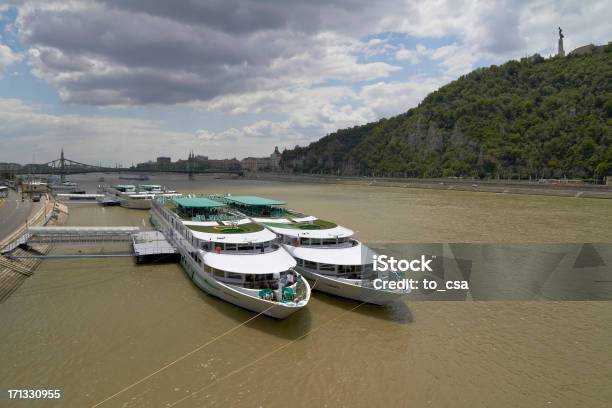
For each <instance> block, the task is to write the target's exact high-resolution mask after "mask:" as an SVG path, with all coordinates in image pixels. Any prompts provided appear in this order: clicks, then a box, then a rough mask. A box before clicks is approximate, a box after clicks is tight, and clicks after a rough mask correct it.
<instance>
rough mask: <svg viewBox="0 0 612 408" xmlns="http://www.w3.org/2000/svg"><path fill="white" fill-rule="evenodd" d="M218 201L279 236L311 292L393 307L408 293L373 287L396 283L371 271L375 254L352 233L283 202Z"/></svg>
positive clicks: (248, 198) (253, 198) (238, 198)
mask: <svg viewBox="0 0 612 408" xmlns="http://www.w3.org/2000/svg"><path fill="white" fill-rule="evenodd" d="M222 201H224V202H225V203H227V204H228V205H229V206H230V207H231V208H233V209H235V210H237V211H239V212H240V213H241V214H243V215H245V216H247V217H249V218H250V219H251V220H252V221H253V222H256V223H258V224H260V225H262V226H265V227H266V228H267V229H269V230H270V231H272V232H274V233H275V234H277V235H278V237H279V242H280V244H281V245H282V246H283V248H284V249H285V250H286V251H287V252H289V253H290V254H291V255H292V256H293V257H294V258H295V260H296V262H297V266H296V269H297V270H298V271H299V272H300V273H302V274H303V275H304V276H305V277H307V278H308V279H310V280H313V281H316V285H314V289H316V290H320V291H322V292H326V293H329V294H332V295H336V296H341V297H345V298H349V299H353V300H357V301H360V302H367V303H372V304H377V305H385V304H389V303H393V302H396V301H398V300H399V299H401V298H402V297H403V296H404V295H406V294H408V293H409V292H410V291H409V290H388V289H376V288H375V287H374V284H373V282H374V279H377V278H380V279H386V280H397V279H400V277H399V276H396V275H395V274H393V273H392V272H391V273H385V274H384V275H383V274H381V273H380V272H375V271H374V268H373V256H374V255H376V253H375V252H374V251H372V250H371V249H370V248H368V247H367V246H366V245H364V244H363V243H361V242H359V241H358V240H356V239H355V238H353V235H354V232H353V231H352V230H350V229H348V228H346V227H343V226H341V225H337V224H335V223H333V222H330V221H326V220H321V219H318V218H316V217H314V216H312V215H306V214H302V213H299V212H297V211H293V210H290V209H287V208H285V207H284V206H285V205H286V204H287V203H286V202H284V201H278V200H272V199H268V198H262V197H256V196H232V195H227V196H223V197H222Z"/></svg>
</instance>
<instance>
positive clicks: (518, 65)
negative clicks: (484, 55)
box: [281, 44, 612, 178]
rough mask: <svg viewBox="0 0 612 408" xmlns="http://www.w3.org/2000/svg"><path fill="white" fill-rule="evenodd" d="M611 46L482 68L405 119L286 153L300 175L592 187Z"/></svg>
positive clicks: (608, 121) (610, 115) (609, 159)
mask: <svg viewBox="0 0 612 408" xmlns="http://www.w3.org/2000/svg"><path fill="white" fill-rule="evenodd" d="M611 141H612V45H610V44H609V45H607V46H601V47H596V48H595V50H594V52H593V53H590V54H588V55H580V56H578V55H570V56H568V57H564V58H558V57H555V58H551V59H544V58H542V57H541V56H539V55H534V56H532V57H529V58H524V59H522V60H521V61H510V62H508V63H506V64H504V65H501V66H495V65H494V66H491V67H488V68H480V69H477V70H475V71H473V72H471V73H470V74H468V75H465V76H462V77H461V78H459V79H458V80H456V81H453V82H451V83H450V84H448V85H445V86H443V87H441V88H440V89H439V90H437V91H435V92H433V93H431V94H429V95H428V96H427V97H426V98H425V99H424V100H423V101H422V102H421V104H420V105H419V106H418V107H416V108H413V109H410V110H409V111H407V112H406V113H404V114H401V115H398V116H395V117H392V118H389V119H382V120H380V121H378V122H375V123H369V124H367V125H364V126H356V127H353V128H350V129H344V130H338V131H337V132H335V133H332V134H329V135H327V136H325V137H324V138H322V139H320V140H319V141H317V142H314V143H311V144H310V145H309V146H307V147H296V148H295V149H292V150H285V151H284V152H283V155H282V159H281V166H282V167H283V168H284V169H285V170H290V171H293V172H298V173H299V172H305V173H310V172H313V173H328V174H344V175H375V176H389V177H394V176H408V177H441V176H478V177H498V176H499V177H504V178H505V177H513V178H516V177H519V176H520V177H521V178H526V177H530V176H531V177H564V176H565V177H568V178H592V177H593V176H594V175H595V174H597V175H602V174H606V173H610V171H611V170H612V146H611V145H612V144H611Z"/></svg>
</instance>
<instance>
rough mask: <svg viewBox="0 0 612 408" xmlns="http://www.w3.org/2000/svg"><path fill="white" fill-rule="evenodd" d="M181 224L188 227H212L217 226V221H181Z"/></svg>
mask: <svg viewBox="0 0 612 408" xmlns="http://www.w3.org/2000/svg"><path fill="white" fill-rule="evenodd" d="M183 224H185V225H187V226H189V225H194V226H197V225H200V226H202V227H214V226H215V225H219V223H218V222H217V221H183Z"/></svg>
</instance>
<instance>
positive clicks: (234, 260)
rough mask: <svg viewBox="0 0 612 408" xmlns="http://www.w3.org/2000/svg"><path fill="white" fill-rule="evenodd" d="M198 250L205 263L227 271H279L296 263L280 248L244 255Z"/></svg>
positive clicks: (260, 272)
mask: <svg viewBox="0 0 612 408" xmlns="http://www.w3.org/2000/svg"><path fill="white" fill-rule="evenodd" d="M200 252H201V254H202V258H203V259H204V263H206V265H208V266H211V267H213V268H216V269H221V270H223V271H228V272H236V273H245V274H265V273H279V272H283V271H286V270H287V269H289V268H293V267H294V266H295V265H296V263H295V259H293V258H292V257H291V255H289V254H288V253H287V251H285V250H283V249H282V248H279V249H278V250H277V251H273V252H266V253H263V254H244V255H238V254H231V255H230V254H218V253H216V252H204V251H200Z"/></svg>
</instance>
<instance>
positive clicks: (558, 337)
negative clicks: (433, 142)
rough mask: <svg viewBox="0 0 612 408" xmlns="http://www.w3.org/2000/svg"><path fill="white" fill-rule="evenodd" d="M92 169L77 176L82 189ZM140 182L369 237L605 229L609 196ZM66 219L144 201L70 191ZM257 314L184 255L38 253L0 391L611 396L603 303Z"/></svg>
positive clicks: (82, 398) (122, 220)
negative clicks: (282, 316)
mask: <svg viewBox="0 0 612 408" xmlns="http://www.w3.org/2000/svg"><path fill="white" fill-rule="evenodd" d="M98 177H99V175H84V176H74V177H72V180H73V181H76V182H78V183H79V184H80V185H81V187H83V188H86V189H87V190H88V191H89V192H92V191H95V186H96V184H97V183H98V181H97V180H98ZM113 177H114V176H109V175H105V178H106V180H105V182H107V183H115V182H117V181H118V180H117V179H115V178H113ZM123 183H129V181H126V180H123ZM148 183H158V184H164V185H167V186H170V187H172V188H175V189H177V190H179V191H181V192H183V193H185V192H194V193H197V192H201V193H233V194H255V195H262V196H267V197H271V198H275V199H280V200H285V201H287V202H288V203H289V206H290V207H291V208H294V209H297V210H301V211H303V212H305V213H309V214H314V215H316V216H319V217H321V218H325V219H328V220H333V221H335V222H338V223H339V224H342V225H346V226H349V227H351V228H352V229H354V230H356V231H357V237H358V238H359V239H361V240H363V241H365V242H366V243H370V244H373V245H377V244H380V245H384V244H386V243H400V244H401V243H422V242H481V243H497V242H502V243H525V242H533V243H548V242H558V243H565V242H612V228H611V226H612V205H611V204H610V202H609V200H597V199H580V198H563V197H547V196H529V195H511V194H493V193H471V192H460V191H441V190H422V189H405V188H387V187H371V186H370V187H369V186H345V185H342V186H340V185H318V184H295V183H279V182H266V181H245V180H226V179H215V178H213V177H204V176H198V177H196V179H195V180H188V179H187V177H186V176H185V175H164V176H156V177H153V179H152V180H151V181H150V182H148ZM68 223H69V225H138V226H142V225H143V224H144V225H147V224H148V213H147V212H145V211H137V210H128V209H123V208H118V207H108V208H103V207H98V206H96V205H91V204H90V205H87V204H82V205H71V206H70V216H69V221H68ZM80 248H85V247H79V249H80ZM102 249H103V248H87V250H94V251H97V250H102ZM106 249H108V248H106ZM76 250H77V248H63V247H62V248H60V247H58V248H56V249H54V251H55V252H59V251H76ZM253 316H254V314H253V313H250V312H248V311H245V310H242V309H240V308H237V307H235V306H232V305H230V304H228V303H225V302H223V301H221V300H218V299H216V298H214V297H211V296H208V295H206V294H205V293H203V292H201V291H200V290H199V289H197V288H196V287H195V286H194V285H193V284H192V283H191V281H190V280H189V279H188V278H187V276H186V275H185V274H184V273H183V272H182V270H181V268H180V267H179V266H178V265H177V264H165V265H143V266H140V265H139V266H137V265H135V264H134V262H133V260H132V259H131V258H110V259H109V258H107V259H100V258H96V259H78V260H48V261H44V262H43V263H42V264H41V266H40V267H39V269H38V270H37V271H36V273H35V274H34V276H33V277H31V278H29V279H27V280H26V281H25V283H24V284H23V285H22V286H21V287H20V288H19V289H18V290H17V292H15V293H14V294H13V295H12V296H11V297H10V298H9V299H8V300H7V301H6V302H5V303H4V304H2V305H0V338H1V340H2V341H1V343H0V361H1V362H2V365H1V366H0V388H4V389H7V388H54V389H55V388H58V389H62V390H63V393H64V396H63V399H62V400H61V401H59V402H57V403H56V404H55V405H54V404H33V406H68V407H91V406H94V405H96V404H98V403H100V402H101V401H104V400H105V399H107V398H108V397H111V396H113V395H114V394H116V393H119V394H118V395H116V396H114V397H113V398H111V399H109V400H107V401H106V402H104V403H103V404H101V405H99V406H102V407H156V406H159V407H163V406H178V407H195V406H245V407H252V406H266V407H267V406H283V407H287V406H295V407H302V406H303V407H306V406H363V407H366V406H368V407H369V406H379V405H380V406H382V405H383V404H384V405H390V406H412V407H425V406H432V407H436V406H453V407H470V408H473V407H490V406H495V407H519V406H520V407H574V406H588V407H607V406H610V405H611V404H612V387H611V386H610V384H612V364H610V361H612V302H609V301H571V302H570V301H465V302H463V301H414V300H409V301H407V302H405V303H402V304H399V305H396V306H393V307H390V308H383V307H377V306H370V305H359V303H357V302H353V301H349V300H343V299H338V298H334V297H331V296H328V295H325V294H322V293H314V294H313V296H312V298H311V301H310V303H309V305H308V307H307V308H306V309H304V310H302V311H300V312H298V313H296V314H295V315H293V316H291V317H290V318H289V319H287V320H284V321H275V320H273V319H269V318H266V317H258V318H255V319H253V320H251V321H249V322H248V323H246V324H244V325H242V326H239V325H240V324H242V323H243V322H245V321H247V320H248V319H250V318H252V317H253ZM228 330H232V331H231V332H229V333H228V334H225V333H227V331H228ZM218 336H223V337H220V338H218ZM196 349H197V351H195V352H193V353H192V354H190V355H189V356H188V357H186V358H184V359H182V360H180V361H178V362H174V361H176V360H177V359H178V358H180V357H181V356H184V355H185V354H186V353H189V352H191V351H193V350H196ZM173 362H174V363H173ZM171 363H172V364H171ZM168 364H171V365H169V366H168ZM163 367H166V368H164V369H163V370H161V371H159V372H158V373H156V374H154V375H152V376H150V377H148V378H146V377H147V376H149V375H150V374H151V373H153V372H155V371H156V370H159V369H160V368H163ZM143 378H146V379H145V380H143V381H142V382H140V383H138V384H136V385H134V386H133V387H131V388H128V389H126V387H128V386H130V385H132V384H134V383H136V382H138V381H139V380H141V379H143ZM3 403H4V404H6V401H0V405H2V404H3ZM23 406H26V404H23Z"/></svg>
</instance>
